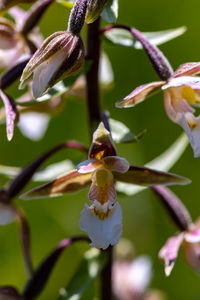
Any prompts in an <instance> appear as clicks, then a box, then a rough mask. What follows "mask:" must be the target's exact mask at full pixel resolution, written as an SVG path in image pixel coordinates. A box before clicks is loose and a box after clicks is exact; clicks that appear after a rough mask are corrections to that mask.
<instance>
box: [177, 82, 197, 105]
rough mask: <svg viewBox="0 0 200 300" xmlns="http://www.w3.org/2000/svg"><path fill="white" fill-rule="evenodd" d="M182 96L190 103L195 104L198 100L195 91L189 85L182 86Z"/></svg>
mask: <svg viewBox="0 0 200 300" xmlns="http://www.w3.org/2000/svg"><path fill="white" fill-rule="evenodd" d="M181 96H182V97H183V99H185V100H187V102H188V103H190V104H194V103H195V102H196V94H195V91H194V90H193V89H192V88H191V87H189V86H184V87H182V89H181Z"/></svg>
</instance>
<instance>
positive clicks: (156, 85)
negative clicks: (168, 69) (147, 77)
mask: <svg viewBox="0 0 200 300" xmlns="http://www.w3.org/2000/svg"><path fill="white" fill-rule="evenodd" d="M164 84H165V81H155V82H151V83H147V84H143V85H140V86H138V87H137V88H136V89H135V90H134V91H133V92H132V93H131V94H129V95H128V96H126V97H125V98H124V99H123V100H120V101H119V102H117V103H116V106H117V107H132V106H135V105H136V104H138V103H140V102H142V101H144V100H145V99H146V98H148V97H149V96H151V95H153V94H155V93H157V92H159V91H160V89H161V87H162V86H163V85H164Z"/></svg>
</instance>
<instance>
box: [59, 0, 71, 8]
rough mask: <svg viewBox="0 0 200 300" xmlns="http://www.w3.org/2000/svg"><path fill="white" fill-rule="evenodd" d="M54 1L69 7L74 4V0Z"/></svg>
mask: <svg viewBox="0 0 200 300" xmlns="http://www.w3.org/2000/svg"><path fill="white" fill-rule="evenodd" d="M56 2H58V3H59V4H61V5H63V6H65V7H67V8H69V9H71V8H72V7H73V6H74V2H75V0H56Z"/></svg>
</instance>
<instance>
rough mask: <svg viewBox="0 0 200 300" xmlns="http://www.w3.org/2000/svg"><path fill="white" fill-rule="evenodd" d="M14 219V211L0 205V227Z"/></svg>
mask: <svg viewBox="0 0 200 300" xmlns="http://www.w3.org/2000/svg"><path fill="white" fill-rule="evenodd" d="M15 218H16V213H15V211H14V209H13V208H12V207H11V206H9V205H6V204H3V203H0V226H2V225H6V224H9V223H11V222H13V221H14V219H15Z"/></svg>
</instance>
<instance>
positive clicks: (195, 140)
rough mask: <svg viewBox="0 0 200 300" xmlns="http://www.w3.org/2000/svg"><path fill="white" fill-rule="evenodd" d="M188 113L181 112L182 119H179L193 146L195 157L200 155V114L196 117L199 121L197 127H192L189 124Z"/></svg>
mask: <svg viewBox="0 0 200 300" xmlns="http://www.w3.org/2000/svg"><path fill="white" fill-rule="evenodd" d="M186 117H188V116H187V115H186V114H181V117H180V119H179V120H178V124H179V125H180V126H181V127H182V128H183V129H184V130H185V133H186V134H187V136H188V139H189V141H190V144H191V147H192V149H193V151H194V157H199V156H200V116H199V117H197V118H195V121H196V123H197V125H196V127H195V128H193V129H191V128H190V126H189V125H188V121H187V118H186Z"/></svg>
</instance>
